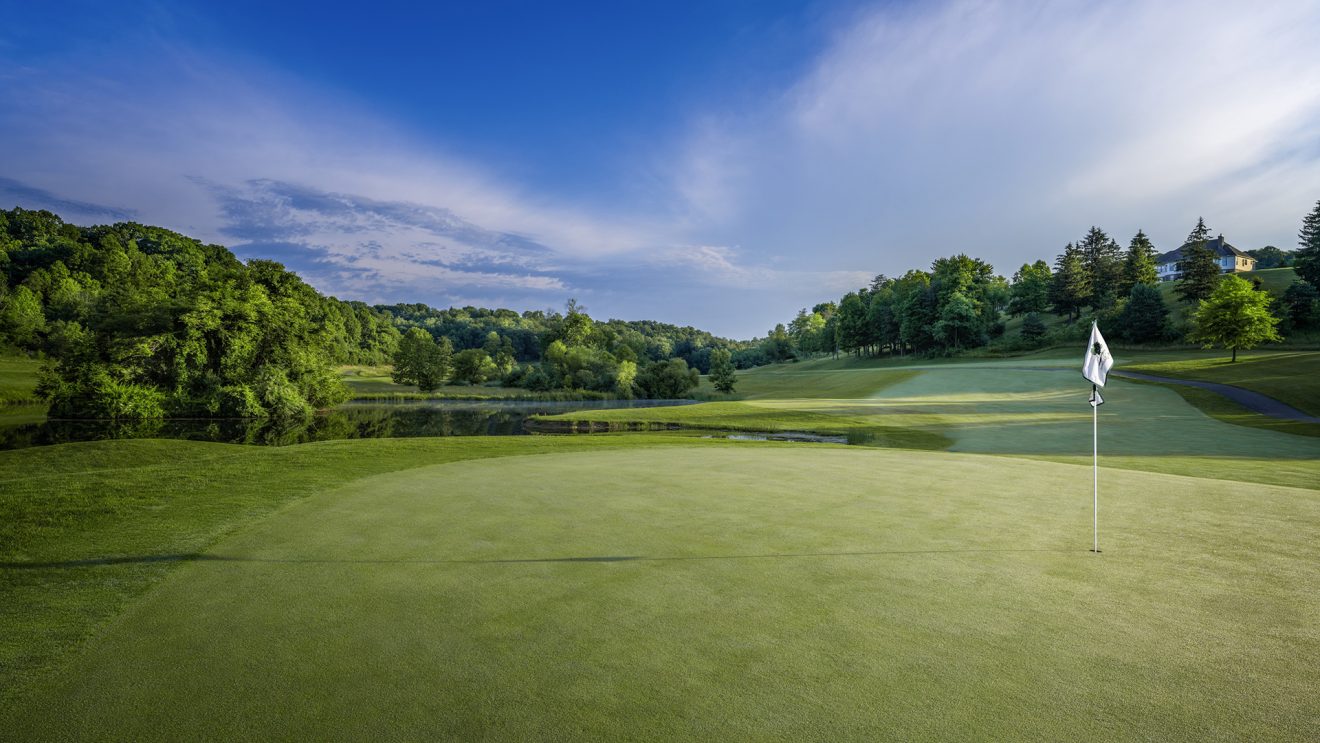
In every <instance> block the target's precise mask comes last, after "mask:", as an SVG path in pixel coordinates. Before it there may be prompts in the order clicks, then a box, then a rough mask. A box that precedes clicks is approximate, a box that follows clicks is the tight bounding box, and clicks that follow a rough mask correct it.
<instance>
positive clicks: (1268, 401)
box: [1111, 370, 1320, 423]
mask: <svg viewBox="0 0 1320 743" xmlns="http://www.w3.org/2000/svg"><path fill="white" fill-rule="evenodd" d="M1111 373H1112V374H1113V375H1114V376H1116V377H1128V378H1130V379H1144V380H1147V381H1150V382H1164V383H1166V384H1185V385H1187V386H1188V387H1200V388H1201V389H1203V390H1210V391H1212V392H1218V393H1219V394H1221V395H1223V396H1224V397H1227V398H1228V399H1230V400H1232V401H1233V402H1235V403H1237V404H1239V405H1241V406H1242V407H1244V408H1247V409H1248V410H1251V411H1253V412H1256V413H1260V414H1261V415H1267V416H1269V417H1271V418H1281V419H1283V420H1290V421H1299V422H1301V423H1320V418H1317V417H1316V416H1314V415H1310V414H1309V413H1305V412H1302V411H1301V410H1298V409H1297V408H1294V407H1292V406H1291V405H1285V404H1284V403H1281V402H1279V401H1278V400H1275V399H1274V398H1272V397H1268V396H1266V395H1262V394H1260V393H1259V392H1252V391H1251V390H1244V389H1242V388H1241V387H1234V386H1233V385H1231V384H1219V383H1218V382H1201V381H1197V380H1194V379H1175V378H1173V377H1157V376H1155V375H1154V374H1141V373H1140V372H1132V371H1118V370H1114V371H1113V372H1111Z"/></svg>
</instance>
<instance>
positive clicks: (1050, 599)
mask: <svg viewBox="0 0 1320 743" xmlns="http://www.w3.org/2000/svg"><path fill="white" fill-rule="evenodd" d="M595 440H597V441H605V440H611V441H613V440H618V439H617V438H615V437H601V438H597V439H595ZM556 441H557V440H556ZM345 443H352V444H357V443H359V442H345ZM367 443H376V442H367ZM318 448H322V447H320V446H308V447H297V449H301V450H304V451H314V450H316V449H318ZM326 448H331V447H326ZM204 449H214V450H215V451H216V452H217V453H220V452H224V453H223V454H221V455H220V456H221V457H226V456H227V457H229V458H234V457H235V456H238V457H242V456H243V455H242V454H237V455H235V454H233V453H230V452H228V451H227V449H228V448H227V447H219V446H212V447H204ZM242 451H244V452H246V451H252V450H242ZM258 451H259V450H258ZM197 454H199V455H201V454H203V452H202V450H199V451H198V452H197ZM295 457H296V453H295ZM218 461H223V459H221V460H218ZM286 464H293V462H292V460H290V461H289V462H286ZM194 469H204V467H201V466H195V467H194ZM157 474H160V473H157ZM1104 476H1105V485H1106V491H1105V495H1104V498H1105V500H1104V509H1105V510H1104V511H1103V512H1102V518H1103V524H1104V532H1103V534H1102V540H1103V541H1102V547H1103V548H1104V550H1105V552H1104V553H1103V554H1102V555H1099V556H1096V555H1092V554H1090V553H1089V552H1087V551H1086V547H1087V546H1089V540H1090V492H1089V485H1090V483H1089V470H1088V469H1087V468H1084V467H1076V466H1071V465H1062V464H1054V463H1048V462H1031V461H1025V460H1021V459H1004V458H998V457H982V456H975V455H957V454H947V453H938V452H912V451H892V450H891V451H885V450H876V449H857V448H853V449H844V448H832V447H811V448H807V447H803V446H798V447H792V446H783V447H778V448H773V449H772V448H766V447H748V446H745V445H738V446H729V447H724V448H714V447H711V446H703V447H699V448H690V447H686V446H684V447H651V446H648V447H645V448H633V447H628V448H623V449H608V448H606V447H600V448H596V449H592V450H589V451H579V452H572V453H552V454H545V455H541V456H529V457H520V458H513V459H502V460H500V461H491V460H485V461H463V462H456V463H451V464H445V465H439V466H428V467H417V468H412V469H408V470H404V471H399V472H393V473H389V474H383V475H378V476H374V477H368V478H366V479H359V480H355V481H352V482H348V483H346V484H344V485H342V486H341V487H338V488H335V489H329V490H326V491H324V492H320V493H319V494H317V495H316V496H315V497H311V498H306V499H303V500H300V501H298V502H296V503H294V504H293V505H291V506H289V507H286V508H283V509H281V510H278V511H276V512H275V513H273V514H272V515H271V516H270V517H268V518H266V519H265V520H263V521H260V522H258V523H255V524H253V525H252V526H250V527H248V528H246V529H243V530H241V531H239V532H237V533H235V534H233V535H232V536H230V537H229V538H227V539H224V540H222V541H220V542H218V543H215V544H214V545H213V546H211V547H210V548H209V549H206V550H205V551H204V553H203V554H202V555H201V559H197V560H194V561H191V562H187V563H186V564H181V565H178V566H177V567H176V568H175V569H174V570H172V571H171V572H170V574H169V575H168V577H166V578H165V579H164V580H162V581H161V582H160V583H159V584H158V585H157V587H156V588H155V589H154V590H153V591H151V592H150V593H149V594H147V595H146V596H144V597H143V598H142V599H141V600H140V601H137V602H136V603H134V604H133V605H132V606H131V607H130V608H129V609H128V610H127V611H126V612H125V613H124V614H123V615H122V616H120V617H119V618H118V619H117V620H116V621H115V622H114V623H113V624H111V625H109V626H107V627H106V628H105V630H104V631H103V632H102V633H100V634H99V635H98V636H97V637H96V639H95V641H94V642H92V643H90V644H88V645H87V646H86V647H85V648H84V649H83V650H82V651H81V652H79V653H78V654H77V655H76V656H75V657H74V658H72V659H71V662H70V663H69V664H68V665H67V666H66V667H64V668H63V669H62V670H61V672H59V673H58V674H56V675H54V676H51V677H47V678H46V679H45V680H44V681H43V682H42V683H40V684H39V685H38V686H37V688H36V689H35V690H33V692H32V693H31V694H30V695H29V696H28V697H27V699H26V703H25V704H24V705H22V706H21V708H19V709H16V710H15V709H11V710H9V711H8V712H7V718H6V719H4V720H3V723H4V724H3V726H0V730H5V731H7V732H8V734H9V735H10V736H11V737H14V738H15V739H24V740H72V739H110V738H113V739H123V740H138V741H147V740H188V739H198V738H209V739H223V740H295V739H300V740H363V739H370V740H429V739H456V740H472V739H493V740H528V739H540V740H602V739H606V740H620V739H637V738H645V739H649V740H684V739H686V740H732V739H736V740H749V739H756V740H785V741H799V740H831V741H833V740H876V739H890V740H912V739H933V738H937V739H969V738H979V739H1000V740H1008V739H1013V740H1023V739H1035V740H1042V739H1045V740H1050V739H1052V740H1064V739H1083V738H1085V739H1108V740H1114V739H1157V740H1205V739H1214V738H1221V739H1222V738H1233V739H1255V740H1264V739H1268V740H1305V739H1307V738H1308V737H1310V736H1311V735H1312V733H1313V732H1314V730H1315V725H1316V722H1317V720H1318V719H1320V698H1318V697H1317V696H1316V695H1315V694H1314V686H1313V680H1314V676H1313V674H1314V668H1315V665H1316V663H1317V662H1320V623H1317V622H1316V618H1317V615H1320V574H1317V572H1316V571H1315V570H1314V562H1313V553H1314V550H1313V548H1312V544H1311V536H1312V535H1313V534H1314V533H1315V531H1316V529H1317V528H1320V492H1317V491H1315V490H1301V489H1291V488H1280V487H1269V486H1261V485H1250V486H1247V485H1242V484H1240V483H1228V482H1223V481H1214V480H1203V479H1192V478H1182V477H1175V476H1167V475H1154V474H1147V473H1136V472H1123V471H1106V472H1105V475H1104ZM56 477H60V476H59V475H56ZM624 558H632V559H624ZM113 569H116V568H115V567H111V566H105V567H76V568H69V567H50V568H44V569H33V570H27V571H22V572H23V575H25V576H34V577H32V578H31V580H34V581H36V580H42V579H44V578H45V577H46V576H58V575H67V574H71V573H78V574H83V575H85V576H87V579H94V578H95V576H97V575H98V574H99V573H98V572H97V571H103V570H113ZM15 572H17V571H15ZM5 605H6V606H12V603H11V602H6V604H5Z"/></svg>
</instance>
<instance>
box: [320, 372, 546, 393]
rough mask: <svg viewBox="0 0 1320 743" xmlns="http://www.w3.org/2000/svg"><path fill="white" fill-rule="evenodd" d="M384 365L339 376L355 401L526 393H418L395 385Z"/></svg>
mask: <svg viewBox="0 0 1320 743" xmlns="http://www.w3.org/2000/svg"><path fill="white" fill-rule="evenodd" d="M390 373H391V367H388V366H341V367H340V368H339V375H340V377H341V378H342V379H343V380H344V383H345V384H347V385H348V389H349V390H350V391H351V392H352V393H353V396H354V397H357V398H380V397H395V396H397V397H401V398H433V399H453V398H459V399H472V398H500V397H526V396H528V395H530V394H532V393H531V392H529V391H528V390H525V389H520V388H515V387H485V386H479V387H473V386H471V385H454V384H448V385H445V386H443V387H441V388H440V389H438V390H435V391H434V392H422V391H421V390H419V389H417V386H416V385H406V384H395V383H394V380H393V379H391V378H390Z"/></svg>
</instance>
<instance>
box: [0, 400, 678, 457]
mask: <svg viewBox="0 0 1320 743" xmlns="http://www.w3.org/2000/svg"><path fill="white" fill-rule="evenodd" d="M693 402H694V401H693V400H579V401H571V402H559V401H556V402H549V401H524V400H520V401H499V400H490V401H485V400H481V401H447V400H431V401H422V402H406V403H378V402H372V403H348V404H345V405H341V406H339V407H337V408H335V409H333V410H328V411H325V412H322V413H319V414H317V415H315V416H313V417H312V418H310V419H308V420H306V421H299V422H297V423H293V424H290V423H281V424H277V423H272V422H270V421H263V420H243V419H234V418H229V419H169V420H153V421H104V420H45V421H40V422H27V423H20V424H18V425H9V426H3V427H0V449H21V448H23V447H28V446H44V445H47V444H64V443H69V442H73V441H100V440H102V439H125V438H135V439H146V438H150V439H191V440H195V441H215V442H219V443H227V444H262V445H267V446H284V445H288V444H303V443H307V442H310V441H329V440H332V439H368V438H409V437H415V436H522V435H527V434H528V433H529V431H528V430H527V429H526V428H525V427H524V425H523V424H524V423H525V422H526V420H527V419H528V418H530V417H531V416H534V415H550V414H554V413H571V412H574V411H578V410H593V409H600V408H652V407H661V406H670V405H689V404H692V403H693Z"/></svg>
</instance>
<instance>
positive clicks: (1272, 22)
mask: <svg viewBox="0 0 1320 743" xmlns="http://www.w3.org/2000/svg"><path fill="white" fill-rule="evenodd" d="M1317 37H1320V5H1316V4H1315V3H1313V2H1279V3H1267V4H1259V3H1257V4H1241V3H1214V2H1212V3H1205V2H1159V3H1141V2H1116V3H1102V4H1095V3H1083V2H1049V3H1039V2H994V1H987V2H949V3H941V4H933V5H926V4H918V5H912V6H900V7H892V6H887V7H882V8H879V9H872V10H864V11H862V12H860V13H858V14H857V16H856V17H854V18H853V19H851V21H850V22H848V23H847V24H845V25H844V26H843V27H841V29H840V30H839V33H838V35H837V37H836V38H835V39H834V41H833V43H832V44H831V45H830V47H829V49H828V50H826V51H825V53H823V54H822V55H821V57H820V58H819V59H818V60H817V63H816V64H815V66H814V68H813V69H812V70H811V72H810V73H809V74H807V75H806V76H804V78H803V79H802V80H800V81H799V82H798V83H797V84H796V85H795V86H794V87H793V88H791V89H790V90H787V91H784V93H783V94H782V95H780V96H778V97H775V98H773V99H771V100H770V101H769V102H768V103H766V104H765V105H764V106H762V107H760V108H753V109H751V110H742V111H730V112H725V113H724V114H723V115H719V116H716V115H711V116H707V117H705V118H704V119H703V120H702V121H701V123H700V124H699V125H698V126H696V127H695V128H694V132H693V135H692V138H691V140H690V144H689V149H688V153H687V157H686V159H685V161H684V166H683V167H682V168H681V169H679V171H678V173H677V175H676V182H677V183H678V184H679V185H680V187H681V188H682V189H683V190H684V192H685V193H686V194H687V195H688V197H689V198H690V199H691V201H692V203H693V206H692V209H691V211H692V213H694V214H698V215H702V216H704V217H705V218H706V219H707V220H708V222H709V224H710V225H711V228H712V229H714V230H717V231H718V233H719V234H736V235H738V239H739V240H740V241H742V242H743V243H744V244H757V245H759V246H761V247H762V249H764V250H767V251H770V252H783V253H791V254H794V255H796V256H798V258H799V261H800V264H804V265H812V264H814V265H820V264H822V263H823V264H825V265H840V264H851V265H853V266H856V265H858V263H859V262H861V261H867V262H868V263H869V264H870V265H872V266H874V267H875V269H876V270H886V271H898V270H901V269H903V268H906V267H910V266H914V265H917V266H919V265H922V264H924V263H926V262H927V261H929V260H930V258H932V257H935V256H936V255H939V254H941V253H947V252H951V251H958V250H968V251H971V252H975V253H978V254H980V255H984V256H986V257H988V258H990V259H991V260H993V261H995V262H996V263H997V264H999V266H1000V268H1001V269H1002V270H1011V269H1012V267H1013V266H1014V265H1016V263H1017V262H1021V261H1023V260H1026V259H1027V258H1028V257H1033V256H1039V255H1043V254H1048V253H1050V252H1053V251H1055V250H1057V248H1058V247H1059V246H1061V245H1062V243H1063V242H1064V241H1066V240H1067V239H1070V238H1071V237H1073V236H1074V235H1076V234H1079V233H1080V232H1081V231H1083V230H1085V228H1086V227H1087V226H1088V225H1090V224H1092V223H1099V224H1102V225H1105V226H1108V227H1109V228H1110V229H1111V230H1113V231H1115V232H1117V233H1119V236H1120V237H1126V236H1127V235H1129V234H1131V233H1134V232H1135V231H1136V230H1137V228H1138V227H1145V228H1146V230H1147V231H1148V232H1152V233H1154V234H1155V235H1156V238H1157V240H1162V241H1164V242H1169V241H1175V240H1177V239H1178V238H1181V237H1182V236H1183V235H1184V234H1186V231H1187V230H1188V229H1189V228H1190V226H1191V224H1192V223H1193V222H1194V221H1195V219H1196V217H1197V216H1198V215H1201V214H1204V215H1205V216H1206V217H1207V219H1209V220H1210V221H1211V223H1212V226H1214V227H1216V228H1218V229H1222V230H1224V231H1225V232H1229V233H1231V234H1233V235H1236V236H1238V237H1239V238H1240V241H1241V242H1243V243H1245V244H1247V245H1256V244H1264V243H1265V242H1269V241H1273V242H1276V243H1278V244H1281V245H1286V244H1288V241H1289V236H1290V235H1291V234H1292V233H1293V232H1295V230H1296V224H1297V222H1298V221H1299V219H1300V217H1301V215H1302V214H1303V213H1304V212H1305V210H1306V208H1307V207H1308V205H1309V204H1311V203H1314V200H1315V198H1316V196H1317V193H1316V191H1315V188H1316V186H1315V184H1316V183H1320V158H1318V157H1317V156H1320V152H1318V151H1317V150H1316V148H1314V147H1311V148H1310V149H1309V151H1308V150H1307V149H1306V148H1305V147H1301V148H1299V146H1298V144H1299V143H1305V142H1311V143H1314V142H1316V141H1320V137H1318V136H1317V135H1320V47H1318V46H1317V45H1316V44H1315V43H1314V39H1315V38H1317Z"/></svg>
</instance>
